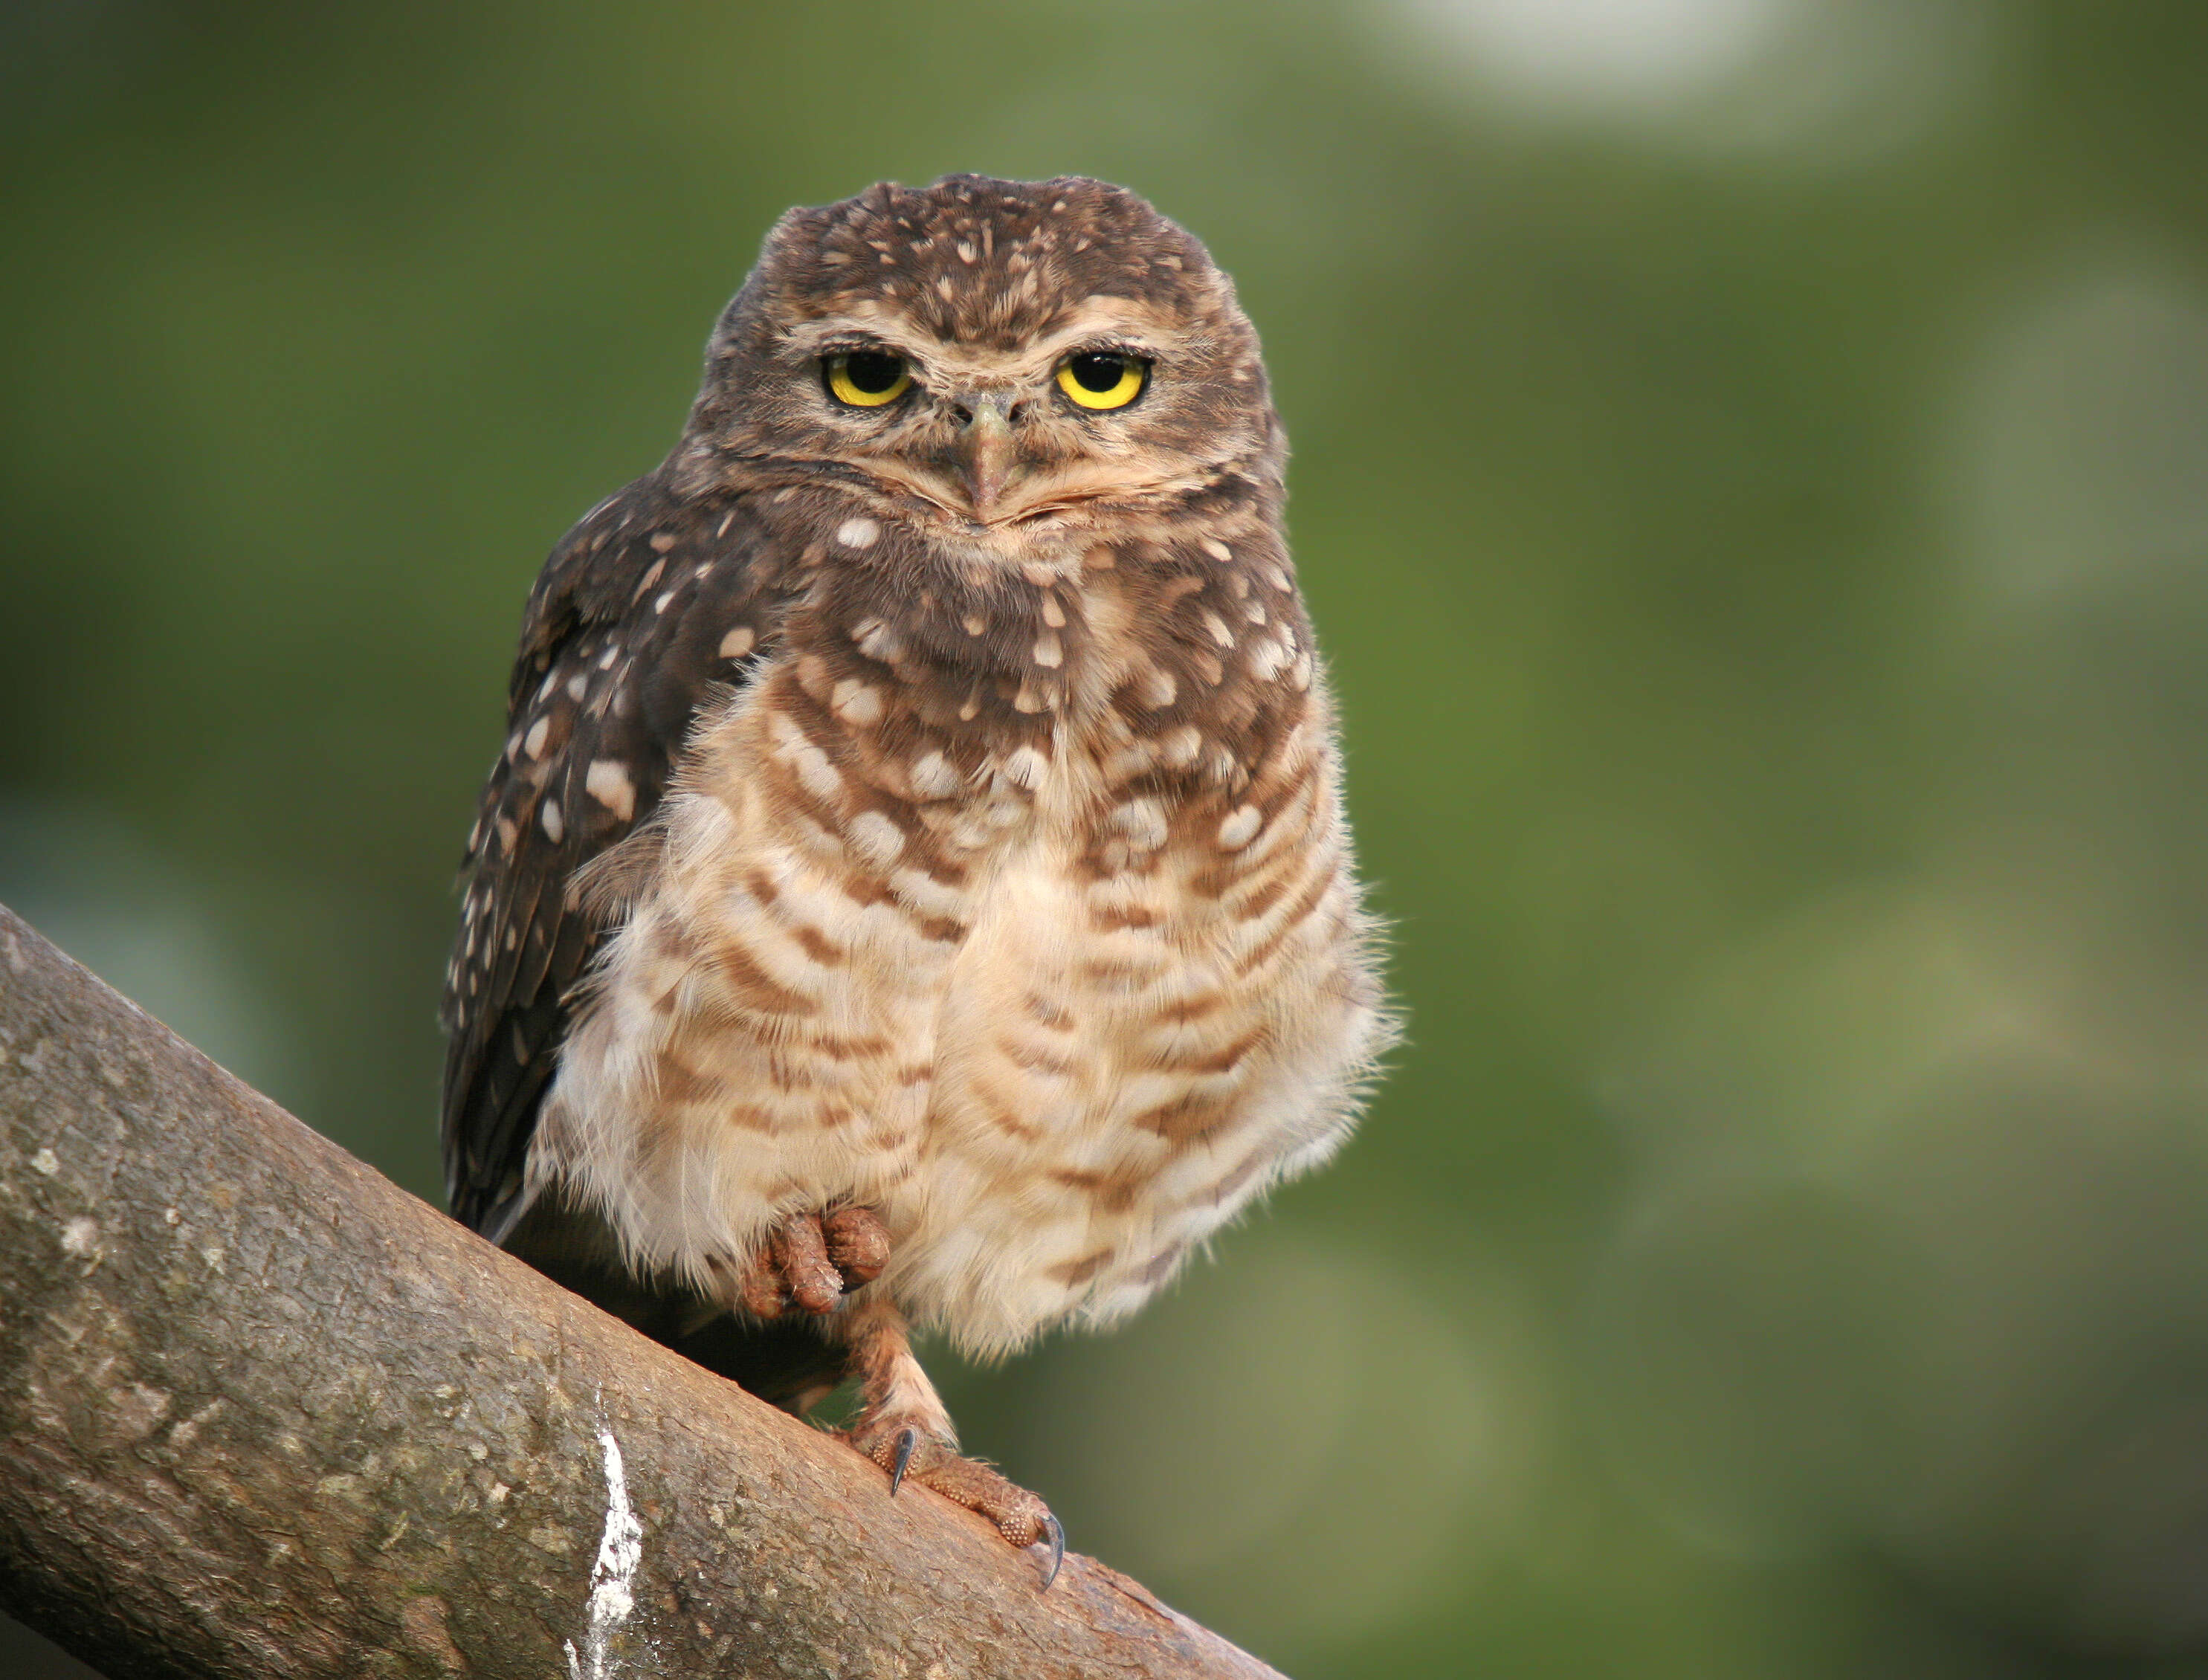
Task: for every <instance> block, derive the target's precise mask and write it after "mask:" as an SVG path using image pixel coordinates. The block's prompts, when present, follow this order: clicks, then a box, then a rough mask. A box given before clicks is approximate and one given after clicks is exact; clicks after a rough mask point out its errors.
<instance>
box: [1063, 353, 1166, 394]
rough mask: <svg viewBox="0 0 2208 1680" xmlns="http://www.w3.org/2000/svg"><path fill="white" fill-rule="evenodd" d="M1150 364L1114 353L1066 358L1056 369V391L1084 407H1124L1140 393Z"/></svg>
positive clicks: (1136, 357)
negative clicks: (1062, 364) (1062, 365)
mask: <svg viewBox="0 0 2208 1680" xmlns="http://www.w3.org/2000/svg"><path fill="white" fill-rule="evenodd" d="M1149 375H1150V364H1149V363H1147V362H1145V361H1143V359H1142V357H1139V356H1129V355H1126V354H1125V353H1124V352H1123V351H1116V350H1089V351H1083V352H1082V353H1081V354H1080V355H1078V356H1069V357H1066V358H1065V366H1064V367H1062V368H1060V369H1059V370H1058V388H1059V390H1061V391H1063V392H1065V394H1066V395H1067V396H1069V397H1071V398H1072V399H1073V400H1074V401H1076V402H1077V403H1079V404H1080V405H1082V407H1083V408H1125V407H1126V405H1128V404H1129V403H1131V402H1132V401H1134V400H1135V399H1136V398H1137V397H1139V396H1141V395H1142V394H1143V383H1144V381H1147V380H1148V379H1149Z"/></svg>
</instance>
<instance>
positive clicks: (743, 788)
mask: <svg viewBox="0 0 2208 1680" xmlns="http://www.w3.org/2000/svg"><path fill="white" fill-rule="evenodd" d="M759 745H760V746H762V747H766V746H769V745H770V743H768V742H766V741H761V742H760V743H759ZM737 761H738V762H741V761H742V760H741V759H737ZM1041 804H1042V805H1043V807H1044V808H1045V809H1046V810H1047V808H1048V804H1049V801H1041ZM1312 814H1313V816H1314V817H1315V818H1316V817H1318V816H1320V815H1322V814H1324V813H1317V812H1314V813H1312ZM1321 826H1322V827H1324V826H1326V825H1325V824H1324V823H1322V824H1321ZM988 827H989V823H988V821H987V820H986V817H985V819H984V820H983V821H982V822H981V825H980V828H981V831H987V828H988ZM998 829H999V831H998V832H997V833H996V835H995V837H994V839H993V842H989V843H983V844H981V845H978V846H977V848H976V850H975V855H974V856H973V859H972V862H973V865H974V866H975V867H972V868H971V869H970V870H969V871H968V873H967V879H966V880H965V881H963V883H961V884H960V885H958V886H957V888H955V889H953V888H947V887H945V886H943V885H939V883H937V882H934V881H933V880H931V879H928V878H927V877H926V876H925V875H924V874H922V873H920V872H917V871H915V870H911V869H901V868H899V867H897V859H896V858H894V857H891V856H886V855H885V853H884V850H883V849H882V848H880V847H879V846H877V847H875V848H874V849H873V851H872V852H871V853H869V854H868V856H867V859H866V867H864V868H862V869H861V870H859V871H858V873H857V879H858V880H859V881H860V885H859V886H858V887H857V888H856V889H855V888H854V885H853V882H854V879H855V875H854V863H853V852H852V846H853V841H852V839H851V838H850V837H848V836H831V835H828V834H826V833H825V832H823V831H820V830H819V828H818V827H817V826H809V825H805V824H802V823H798V824H792V823H791V822H790V821H789V820H788V819H787V818H786V816H783V815H780V814H778V813H777V807H776V805H775V802H774V801H773V800H772V799H771V797H769V795H768V793H767V791H766V790H765V789H764V788H762V787H759V786H755V785H752V784H751V783H747V782H746V781H744V780H742V779H741V778H737V779H735V780H731V781H729V782H727V783H724V784H723V785H718V786H712V785H708V786H705V787H701V788H700V789H698V790H696V791H694V792H692V793H688V794H686V795H681V796H679V797H678V798H677V799H676V800H675V801H670V810H669V840H668V843H667V847H666V850H665V854H664V858H663V862H662V864H661V866H660V867H659V868H658V870H657V875H656V877H655V879H653V880H652V881H651V883H650V885H648V886H647V888H646V889H645V891H644V892H643V893H642V895H641V896H640V897H639V899H638V901H637V903H636V904H635V907H634V909H633V913H632V916H631V919H630V921H629V923H628V925H627V927H624V928H623V930H622V931H621V933H619V934H618V935H617V936H616V937H615V939H614V940H613V941H612V942H611V945H610V948H609V952H608V957H607V960H606V963H605V964H604V968H603V976H602V981H601V983H600V987H599V991H598V995H597V999H596V1002H595V1004H594V1005H593V1006H592V1007H591V1009H590V1010H589V1011H587V1013H586V1014H585V1016H584V1017H583V1018H582V1019H581V1020H580V1021H579V1023H578V1026H577V1028H576V1029H575V1031H574V1033H573V1035H572V1036H571V1039H570V1041H569V1044H568V1047H567V1051H566V1053H565V1056H564V1058H563V1061H562V1065H561V1072H560V1075H559V1077H558V1079H557V1081H556V1083H555V1088H554V1090H553V1092H552V1094H551V1096H550V1098H549V1101H548V1103H547V1106H546V1110H545V1115H544V1119H543V1125H542V1126H541V1127H540V1132H539V1143H538V1145H537V1156H536V1159H535V1161H534V1162H533V1165H534V1166H535V1167H536V1169H537V1172H538V1173H539V1174H540V1176H543V1177H548V1178H552V1177H556V1178H562V1179H566V1180H567V1183H568V1184H569V1185H571V1186H572V1187H573V1189H574V1190H576V1191H579V1192H580V1193H581V1194H582V1195H583V1196H584V1197H585V1198H586V1199H588V1200H590V1201H591V1202H593V1203H597V1205H598V1206H599V1207H600V1208H601V1209H603V1211H604V1212H605V1213H606V1215H607V1216H608V1217H609V1221H610V1222H611V1223H612V1224H613V1225H614V1227H615V1229H616V1230H617V1231H619V1232H620V1233H621V1234H622V1237H623V1239H624V1240H625V1242H627V1245H629V1247H630V1249H631V1251H632V1252H633V1255H634V1257H636V1258H638V1259H639V1261H641V1262H643V1263H646V1264H650V1265H653V1266H672V1267H675V1268H676V1269H680V1270H681V1271H684V1272H686V1273H687V1274H688V1275H691V1276H693V1278H695V1279H697V1280H698V1281H700V1282H703V1283H705V1284H707V1285H708V1286H709V1287H710V1286H711V1285H713V1284H714V1283H715V1282H716V1281H717V1280H723V1279H726V1278H728V1277H729V1276H732V1275H735V1273H737V1272H738V1271H740V1270H741V1266H742V1264H743V1263H744V1261H745V1260H746V1258H747V1257H748V1256H749V1255H750V1254H751V1252H752V1251H753V1250H754V1249H755V1247H756V1246H757V1245H758V1244H759V1242H760V1240H761V1239H762V1238H763V1237H764V1234H765V1231H766V1229H767V1228H768V1227H769V1226H770V1225H771V1223H772V1221H774V1220H775V1219H777V1217H779V1216H781V1215H783V1214H785V1213H789V1212H794V1211H799V1210H803V1209H818V1208H820V1207H823V1206H826V1205H830V1204H832V1203H837V1202H843V1201H851V1202H858V1203H867V1204H870V1205H873V1206H874V1207H876V1208H878V1209H879V1210H880V1211H881V1212H882V1214H883V1216H884V1218H885V1221H886V1223H887V1224H888V1226H889V1228H890V1233H891V1242H892V1255H893V1257H892V1262H891V1269H890V1270H889V1272H888V1273H887V1274H886V1275H885V1277H884V1278H883V1280H882V1281H881V1283H880V1284H879V1286H878V1287H881V1288H885V1289H886V1290H888V1291H889V1292H891V1294H892V1296H893V1298H894V1299H896V1300H897V1303H898V1305H900V1306H901V1307H902V1308H903V1310H904V1311H906V1312H907V1313H908V1314H909V1315H910V1316H911V1317H913V1318H914V1319H915V1321H916V1322H918V1323H921V1324H922V1325H924V1326H933V1327H939V1328H943V1329H947V1330H948V1331H950V1332H951V1335H952V1336H953V1337H954V1339H955V1340H956V1341H957V1342H958V1344H959V1345H960V1346H961V1347H963V1348H964V1349H966V1350H967V1351H969V1352H973V1353H998V1352H1002V1351H1005V1350H1007V1349H1010V1348H1011V1347H1017V1345H1019V1344H1020V1343H1021V1342H1023V1341H1026V1340H1027V1339H1029V1337H1030V1336H1032V1335H1034V1334H1035V1333H1036V1332H1037V1331H1038V1330H1040V1329H1044V1328H1047V1326H1049V1325H1051V1324H1053V1323H1058V1322H1060V1321H1062V1320H1064V1319H1065V1318H1066V1317H1070V1316H1074V1315H1080V1316H1082V1317H1087V1318H1089V1319H1092V1320H1102V1319H1108V1318H1111V1317H1117V1316H1119V1314H1121V1313H1124V1312H1125V1311H1131V1310H1132V1309H1133V1308H1134V1307H1135V1306H1137V1305H1140V1303H1141V1302H1142V1300H1143V1299H1144V1298H1145V1297H1146V1296H1147V1295H1148V1294H1149V1293H1150V1292H1151V1291H1152V1290H1153V1289H1155V1287H1157V1286H1158V1285H1159V1284H1160V1283H1161V1282H1162V1281H1164V1280H1165V1279H1166V1277H1167V1276H1168V1275H1170V1274H1171V1272H1172V1271H1173V1269H1175V1268H1176V1267H1177V1266H1178V1264H1179V1263H1180V1262H1181V1260H1182V1259H1184V1258H1185V1256H1186V1255H1187V1253H1188V1252H1189V1251H1190V1250H1191V1247H1192V1245H1195V1244H1197V1243H1199V1242H1201V1241H1202V1240H1203V1239H1204V1238H1205V1237H1206V1236H1208V1235H1209V1233H1211V1232H1212V1231H1213V1230H1215V1228H1216V1227H1218V1226H1219V1225H1220V1224H1221V1223H1222V1222H1223V1221H1226V1220H1227V1219H1228V1218H1230V1217H1232V1216H1233V1214H1234V1212H1235V1211H1236V1210H1237V1209H1239V1207H1240V1206H1241V1205H1242V1204H1243V1203H1245V1202H1246V1201H1247V1200H1248V1199H1249V1198H1250V1197H1251V1196H1253V1195H1255V1194H1256V1193H1257V1192H1258V1191H1260V1190H1262V1189H1263V1187H1264V1186H1265V1185H1267V1184H1269V1182H1270V1181H1272V1179H1275V1178H1276V1177H1277V1176H1279V1175H1280V1174H1281V1173H1282V1172H1283V1171H1287V1170H1294V1169H1296V1168H1298V1167H1301V1166H1304V1165H1308V1164H1310V1162H1311V1161H1313V1160H1315V1159H1317V1158H1318V1157H1319V1156H1321V1155H1323V1154H1324V1153H1325V1152H1326V1151H1327V1150H1328V1149H1330V1148H1331V1146H1332V1144H1333V1143H1334V1142H1335V1140H1336V1139H1337V1138H1338V1137H1339V1136H1340V1135H1341V1131H1343V1130H1345V1129H1346V1125H1347V1111H1348V1109H1349V1107H1350V1106H1351V1101H1352V1088H1353V1084H1354V1083H1355V1081H1356V1079H1357V1078H1358V1077H1359V1075H1360V1074H1361V1072H1362V1071H1363V1069H1364V1067H1365V1065H1366V1063H1367V1061H1368V1060H1369V1056H1370V1053H1371V1049H1372V1047H1373V1046H1374V1044H1375V1042H1376V1041H1377V1034H1378V1032H1379V1031H1380V1030H1381V1029H1380V1023H1379V1020H1378V1017H1377V1012H1376V1011H1375V1010H1374V1008H1373V1007H1372V1006H1371V1005H1369V1004H1365V1003H1359V1002H1358V1001H1356V999H1355V998H1354V996H1353V993H1354V990H1355V988H1353V987H1350V986H1349V985H1347V983H1346V981H1347V977H1348V975H1349V972H1350V964H1351V963H1352V960H1353V954H1354V952H1353V946H1354V938H1353V933H1351V931H1350V930H1351V927H1352V924H1353V921H1354V906H1353V903H1352V902H1351V900H1350V899H1349V897H1347V895H1348V893H1349V891H1351V889H1350V887H1349V885H1348V884H1347V879H1346V876H1345V875H1344V874H1342V873H1341V872H1340V871H1339V870H1338V869H1337V867H1336V861H1335V857H1334V856H1333V855H1332V850H1331V848H1330V847H1329V849H1327V853H1326V855H1323V856H1315V857H1313V858H1311V859H1310V860H1305V861H1298V860H1290V859H1285V858H1284V859H1283V860H1282V861H1281V865H1280V867H1281V869H1283V870H1288V871H1292V872H1295V878H1296V879H1308V880H1309V881H1310V882H1311V890H1310V891H1305V892H1303V893H1302V894H1301V895H1300V896H1296V895H1293V894H1291V893H1290V892H1288V891H1287V890H1286V889H1285V886H1284V887H1283V888H1282V889H1281V890H1280V891H1275V892H1274V893H1273V894H1272V895H1271V897H1272V898H1273V900H1274V901H1275V903H1274V908H1273V911H1272V914H1271V915H1269V916H1268V915H1248V914H1238V913H1237V911H1236V909H1235V908H1234V906H1233V903H1232V901H1231V899H1226V900H1221V899H1213V900H1209V901H1207V900H1205V899H1204V898H1203V897H1202V896H1201V895H1192V894H1189V893H1187V892H1185V891H1181V890H1180V879H1181V877H1184V876H1185V875H1186V874H1188V873H1192V872H1193V871H1194V869H1196V868H1197V867H1198V866H1199V864H1200V861H1201V860H1196V859H1191V860H1189V861H1188V862H1187V865H1186V867H1185V868H1180V869H1176V867H1174V861H1173V859H1171V858H1170V857H1167V858H1164V859H1161V860H1160V863H1161V866H1162V867H1160V868H1157V869H1155V870H1152V871H1150V872H1149V873H1147V874H1146V875H1145V876H1143V878H1141V879H1133V878H1130V879H1127V880H1125V881H1107V882H1106V883H1103V884H1101V885H1089V884H1083V882H1081V881H1080V880H1079V879H1077V872H1076V871H1075V869H1074V867H1073V865H1072V858H1073V855H1074V853H1073V849H1072V843H1071V836H1070V835H1068V834H1066V833H1065V832H1064V831H1063V830H1062V828H1061V827H1060V826H1059V825H1053V824H1049V823H1047V821H1046V820H1043V819H1038V818H1037V817H1036V816H1035V810H1034V807H1033V806H1032V805H1031V804H1029V802H1027V801H1022V802H1021V804H1020V805H1019V807H1018V808H1017V810H1016V811H1013V810H1008V811H1007V812H1005V813H1004V815H1003V817H1002V819H1001V820H1000V821H999V824H998ZM864 839H865V837H864V836H861V842H863V840H864ZM868 883H873V884H875V885H873V886H872V888H871V890H869V886H868V885H867V884H868ZM1318 889H1323V891H1318ZM869 901H871V902H869ZM1292 911H1293V913H1294V915H1296V916H1297V918H1298V920H1297V921H1296V922H1295V923H1294V925H1293V926H1289V925H1287V923H1286V922H1285V921H1284V920H1283V919H1284V918H1286V917H1287V915H1289V914H1290V913H1291V912H1292ZM1253 950H1254V951H1259V953H1260V954H1261V955H1263V958H1264V961H1263V964H1262V966H1261V967H1259V968H1257V969H1255V970H1252V969H1251V962H1250V954H1251V951H1253Z"/></svg>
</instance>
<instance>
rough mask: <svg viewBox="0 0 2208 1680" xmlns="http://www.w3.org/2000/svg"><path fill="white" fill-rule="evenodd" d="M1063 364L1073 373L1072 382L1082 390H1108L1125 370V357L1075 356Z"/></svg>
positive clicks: (1120, 377) (1115, 383) (1123, 374)
mask: <svg viewBox="0 0 2208 1680" xmlns="http://www.w3.org/2000/svg"><path fill="white" fill-rule="evenodd" d="M1065 365H1066V367H1067V369H1069V370H1070V371H1071V373H1072V375H1073V382H1074V383H1075V384H1076V385H1078V386H1079V387H1081V388H1082V389H1083V390H1084V391H1095V392H1100V393H1101V392H1105V391H1109V390H1111V389H1112V388H1113V387H1115V386H1117V385H1118V384H1119V381H1120V380H1121V379H1123V378H1124V377H1125V375H1126V372H1127V358H1126V357H1124V356H1077V357H1074V358H1073V359H1072V360H1071V362H1068V363H1066V364H1065Z"/></svg>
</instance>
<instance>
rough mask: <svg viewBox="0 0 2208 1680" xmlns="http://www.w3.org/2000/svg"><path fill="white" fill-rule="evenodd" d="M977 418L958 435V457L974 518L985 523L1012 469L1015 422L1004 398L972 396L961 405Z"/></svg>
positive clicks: (973, 417)
mask: <svg viewBox="0 0 2208 1680" xmlns="http://www.w3.org/2000/svg"><path fill="white" fill-rule="evenodd" d="M960 406H961V407H962V408H963V409H965V410H966V411H967V412H968V413H969V414H970V415H971V416H972V418H971V419H969V420H968V421H967V422H966V423H965V425H964V426H963V428H962V429H960V431H959V434H958V458H959V459H960V461H961V462H963V465H964V467H965V478H966V496H967V500H968V501H970V502H971V503H972V504H973V507H974V517H975V519H979V520H981V521H982V522H983V523H984V524H987V521H988V518H989V515H990V513H992V512H993V511H994V509H995V507H996V505H997V498H998V497H999V496H1000V495H1003V494H1004V489H1005V479H1006V478H1008V477H1011V471H1012V423H1011V419H1010V418H1009V417H1007V416H1006V415H1005V399H1003V398H1001V397H969V399H967V400H966V401H965V402H963V403H962V404H961V405H960Z"/></svg>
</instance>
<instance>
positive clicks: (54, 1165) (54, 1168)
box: [31, 1149, 62, 1179]
mask: <svg viewBox="0 0 2208 1680" xmlns="http://www.w3.org/2000/svg"><path fill="white" fill-rule="evenodd" d="M31 1170H32V1171H33V1172H34V1173H44V1174H45V1176H46V1177H47V1178H50V1179H51V1178H52V1177H53V1175H54V1174H55V1173H58V1172H60V1171H61V1170H62V1158H61V1157H60V1156H59V1155H56V1154H55V1153H54V1152H53V1151H52V1150H51V1149H40V1150H39V1152H38V1154H36V1155H33V1156H32V1157H31Z"/></svg>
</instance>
